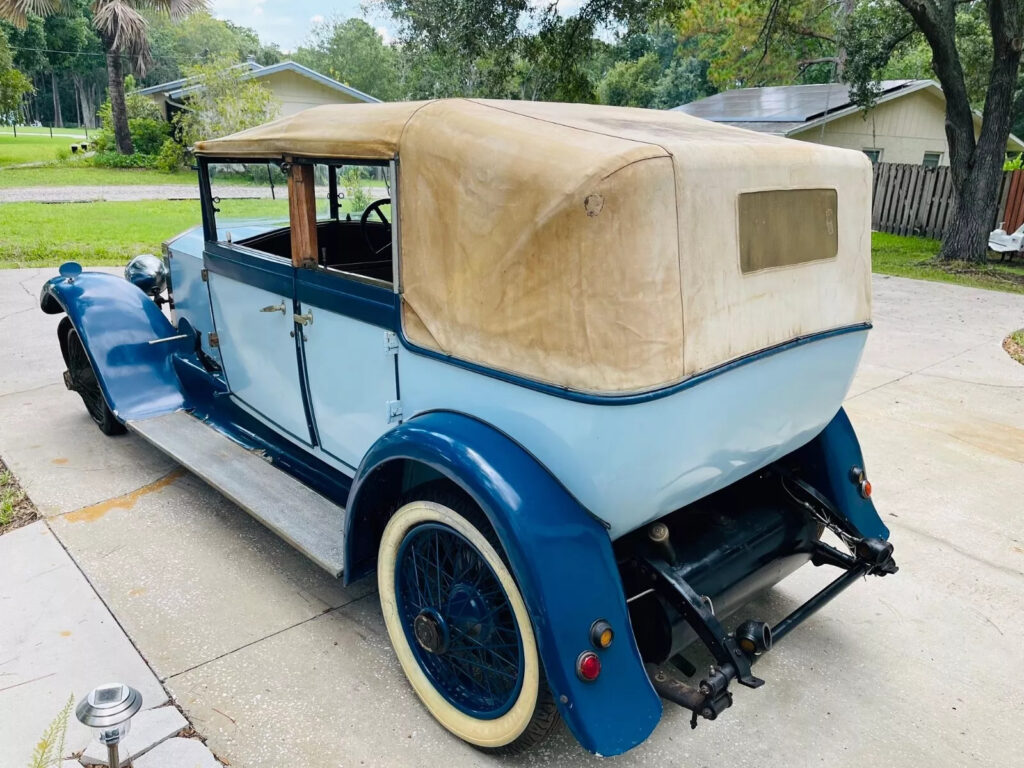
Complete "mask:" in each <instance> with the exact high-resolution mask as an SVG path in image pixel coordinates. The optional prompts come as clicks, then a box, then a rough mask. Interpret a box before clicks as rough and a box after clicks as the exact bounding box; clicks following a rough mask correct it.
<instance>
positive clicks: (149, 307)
mask: <svg viewBox="0 0 1024 768" xmlns="http://www.w3.org/2000/svg"><path fill="white" fill-rule="evenodd" d="M39 305H40V307H41V308H42V310H43V311H44V312H47V313H48V314H57V313H58V312H66V313H67V315H68V318H70V320H71V323H72V324H73V325H74V327H75V330H76V331H78V335H79V337H80V338H81V340H82V344H83V345H84V346H85V350H86V352H87V353H88V355H89V359H90V360H91V361H92V366H93V369H94V370H95V371H96V376H97V378H98V379H99V382H100V387H101V389H102V390H103V396H104V397H105V398H106V400H107V405H108V406H109V407H110V410H111V411H113V412H114V415H115V416H117V418H118V419H120V420H121V421H128V420H130V419H145V418H149V417H151V416H158V415H160V414H162V413H170V412H171V411H175V410H177V409H179V408H182V407H185V397H184V395H183V394H182V391H181V384H180V382H179V381H178V377H177V376H176V375H175V373H174V367H173V364H172V356H173V355H174V353H176V352H177V353H182V354H188V353H189V352H192V350H193V349H194V345H195V341H194V339H193V338H188V339H182V340H179V341H172V342H166V343H161V344H150V343H149V342H150V341H152V340H154V339H163V338H167V337H169V336H175V335H177V334H178V331H177V330H176V329H175V327H174V326H173V325H171V322H170V321H169V320H168V319H167V318H166V317H165V316H164V314H163V313H162V312H161V311H160V308H159V307H158V306H157V305H156V303H155V302H154V301H153V300H152V299H151V298H149V297H148V296H147V295H146V294H144V293H143V292H142V291H140V290H139V289H138V288H136V287H135V286H134V285H132V284H131V283H129V282H128V281H127V280H124V279H122V278H120V277H116V276H114V275H108V274H105V273H102V272H83V273H81V274H80V275H77V276H75V277H55V278H53V279H51V280H49V281H47V282H46V284H45V285H44V286H43V289H42V292H41V293H40V296H39Z"/></svg>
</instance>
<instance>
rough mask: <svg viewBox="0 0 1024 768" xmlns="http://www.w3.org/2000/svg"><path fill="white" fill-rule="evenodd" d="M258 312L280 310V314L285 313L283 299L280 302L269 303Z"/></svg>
mask: <svg viewBox="0 0 1024 768" xmlns="http://www.w3.org/2000/svg"><path fill="white" fill-rule="evenodd" d="M260 312H280V313H281V314H282V315H283V314H286V313H285V309H284V299H281V303H280V304H270V305H268V306H266V307H264V308H263V309H261V310H260Z"/></svg>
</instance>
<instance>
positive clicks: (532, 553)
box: [345, 412, 661, 755]
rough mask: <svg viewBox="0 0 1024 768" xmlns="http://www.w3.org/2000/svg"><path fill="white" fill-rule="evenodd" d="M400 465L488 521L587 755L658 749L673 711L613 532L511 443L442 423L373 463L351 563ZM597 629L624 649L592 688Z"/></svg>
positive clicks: (412, 429)
mask: <svg viewBox="0 0 1024 768" xmlns="http://www.w3.org/2000/svg"><path fill="white" fill-rule="evenodd" d="M396 459H412V460H414V461H417V462H421V463H422V464H424V465H427V466H429V467H431V468H432V469H433V470H434V471H436V472H439V473H440V474H442V475H444V476H445V477H448V478H450V479H451V480H452V481H454V482H455V483H457V484H458V485H459V486H461V487H462V489H463V490H465V491H466V492H467V493H468V494H469V495H470V496H472V497H473V499H475V501H476V502H477V503H478V504H479V505H480V507H481V509H483V511H484V512H485V513H486V515H487V517H488V519H489V520H490V522H491V524H492V525H493V526H494V529H495V531H496V532H497V534H498V538H499V539H500V540H501V543H502V545H503V546H504V548H505V552H506V553H507V555H508V558H509V561H510V563H511V565H512V569H513V571H514V572H515V576H516V579H517V580H518V582H519V586H520V589H521V590H522V592H523V598H524V599H525V601H526V605H527V607H528V608H529V610H530V615H531V617H532V619H533V622H534V628H535V632H536V634H537V641H538V646H539V649H540V654H541V658H542V659H543V663H544V669H545V671H546V672H547V677H548V683H549V684H550V686H551V689H552V692H553V693H554V695H555V700H556V701H558V702H559V709H560V710H561V713H562V716H563V717H564V718H565V721H566V723H567V724H568V726H569V728H570V729H571V730H572V732H573V734H574V735H575V736H576V738H577V739H578V740H579V742H580V744H582V745H583V746H584V747H585V748H586V749H589V750H590V751H592V752H596V753H598V754H602V755H616V754H620V753H622V752H625V751H626V750H628V749H630V748H631V747H634V746H636V745H637V744H639V743H640V742H642V741H643V740H644V739H646V738H647V736H648V735H649V734H650V733H651V731H652V730H654V727H655V726H656V725H657V723H658V720H659V719H660V717H661V701H660V699H659V698H658V696H657V694H656V693H655V692H654V689H653V688H652V687H651V683H650V681H649V679H648V677H647V674H646V672H645V671H644V666H643V662H642V661H641V659H640V653H639V651H638V650H637V646H636V642H635V640H634V638H633V632H632V629H631V626H630V623H629V616H628V613H627V608H626V601H625V595H624V594H623V587H622V582H621V580H620V578H619V570H618V567H617V566H616V563H615V556H614V554H613V552H612V546H611V540H610V539H609V538H608V533H607V531H606V530H605V528H604V527H603V526H602V524H601V523H600V522H599V521H598V520H597V519H596V518H594V517H593V516H592V515H591V514H590V513H589V512H588V511H587V510H586V509H584V508H583V507H581V506H580V504H579V502H577V501H576V499H574V498H573V497H572V496H571V495H570V494H569V492H568V491H567V490H566V489H565V488H564V487H563V486H562V485H561V484H560V483H559V482H558V481H557V480H555V478H554V477H552V476H551V474H550V473H549V472H548V471H547V470H546V469H545V468H544V467H543V466H541V465H540V464H539V463H538V462H537V460H536V459H534V457H533V456H531V455H530V454H529V453H527V452H526V451H525V450H524V449H523V448H522V447H521V446H519V445H518V444H517V443H515V442H514V441H513V440H511V439H510V438H509V437H507V436H506V435H504V434H502V433H501V432H499V431H497V430H495V429H494V428H493V427H490V426H488V425H487V424H484V423H483V422H480V421H477V420H476V419H473V418H471V417H469V416H465V415H462V414H456V413H449V412H432V413H427V414H423V415H421V416H417V417H416V418H414V419H412V420H410V421H407V422H405V423H404V424H402V425H401V426H399V427H397V428H395V429H393V430H391V431H390V432H388V433H387V434H385V435H384V436H383V437H381V438H380V439H379V440H378V441H377V442H376V443H375V444H374V446H373V447H372V448H371V449H370V450H369V452H368V453H367V454H366V456H365V457H364V458H363V461H362V464H361V465H360V467H359V471H358V473H357V475H356V479H355V482H354V483H353V486H352V490H351V493H350V494H349V501H348V505H347V512H346V521H345V531H346V549H347V550H348V551H347V552H346V563H348V564H354V563H356V562H357V560H358V559H359V554H358V553H357V552H354V551H353V548H354V547H357V546H358V545H357V544H353V542H356V541H358V540H359V531H358V530H357V528H358V526H359V525H360V524H361V523H360V521H365V520H367V519H369V518H370V517H372V515H373V513H374V512H379V511H381V510H375V509H373V507H374V498H373V497H374V493H373V492H372V490H371V491H364V489H365V488H368V487H372V485H373V483H368V482H367V481H368V480H370V479H371V478H372V477H373V476H374V473H376V472H378V471H379V470H380V469H381V468H382V467H384V466H385V465H386V464H387V463H388V462H391V461H394V460H396ZM375 553H376V550H375V549H374V554H375ZM348 570H349V569H348V567H346V577H348ZM597 619H607V620H608V621H609V622H611V624H612V627H613V628H614V630H615V642H614V643H613V644H612V646H611V648H609V649H607V650H605V651H602V652H601V662H602V672H601V676H600V677H599V678H598V679H597V681H596V682H594V683H584V682H582V681H581V680H580V679H579V678H578V677H577V676H576V658H577V657H578V656H579V654H580V653H581V652H582V651H585V650H588V649H590V648H591V645H590V641H589V631H590V627H591V625H592V624H593V622H594V621H596V620H597Z"/></svg>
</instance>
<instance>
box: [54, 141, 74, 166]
mask: <svg viewBox="0 0 1024 768" xmlns="http://www.w3.org/2000/svg"><path fill="white" fill-rule="evenodd" d="M56 158H57V162H58V163H61V164H63V163H66V162H68V161H69V160H70V159H71V148H70V147H67V146H63V145H62V146H59V147H57V152H56Z"/></svg>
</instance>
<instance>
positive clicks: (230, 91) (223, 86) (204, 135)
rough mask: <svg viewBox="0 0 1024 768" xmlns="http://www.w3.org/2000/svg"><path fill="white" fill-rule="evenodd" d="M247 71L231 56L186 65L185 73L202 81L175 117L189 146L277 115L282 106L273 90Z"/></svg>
mask: <svg viewBox="0 0 1024 768" xmlns="http://www.w3.org/2000/svg"><path fill="white" fill-rule="evenodd" d="M248 71H249V70H248V69H247V68H246V67H243V66H238V64H237V62H235V61H233V60H231V59H216V60H213V61H210V62H209V63H207V64H199V65H196V66H194V67H189V68H187V69H186V76H187V77H188V78H189V79H190V80H191V81H192V82H194V83H195V84H197V85H199V84H201V85H202V87H201V88H196V89H195V90H194V91H192V93H191V94H190V95H189V96H188V99H187V101H188V109H186V110H182V111H181V112H178V113H177V114H176V115H175V118H174V119H175V122H176V124H177V126H178V129H179V132H180V135H181V139H182V141H183V142H184V144H185V145H186V146H191V145H192V144H194V143H195V142H197V141H202V140H203V139H212V138H215V137H217V136H226V135H228V134H230V133H236V132H238V131H241V130H243V129H245V128H251V127H252V126H254V125H259V124H260V123H265V122H267V121H268V120H271V119H273V118H274V117H275V116H276V115H277V113H278V111H279V109H280V106H279V105H278V103H277V100H276V99H275V98H274V95H273V93H271V91H270V89H269V88H267V87H266V86H265V85H264V84H263V83H261V82H260V81H259V80H255V79H253V78H250V77H247V76H246V75H247V73H248Z"/></svg>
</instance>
